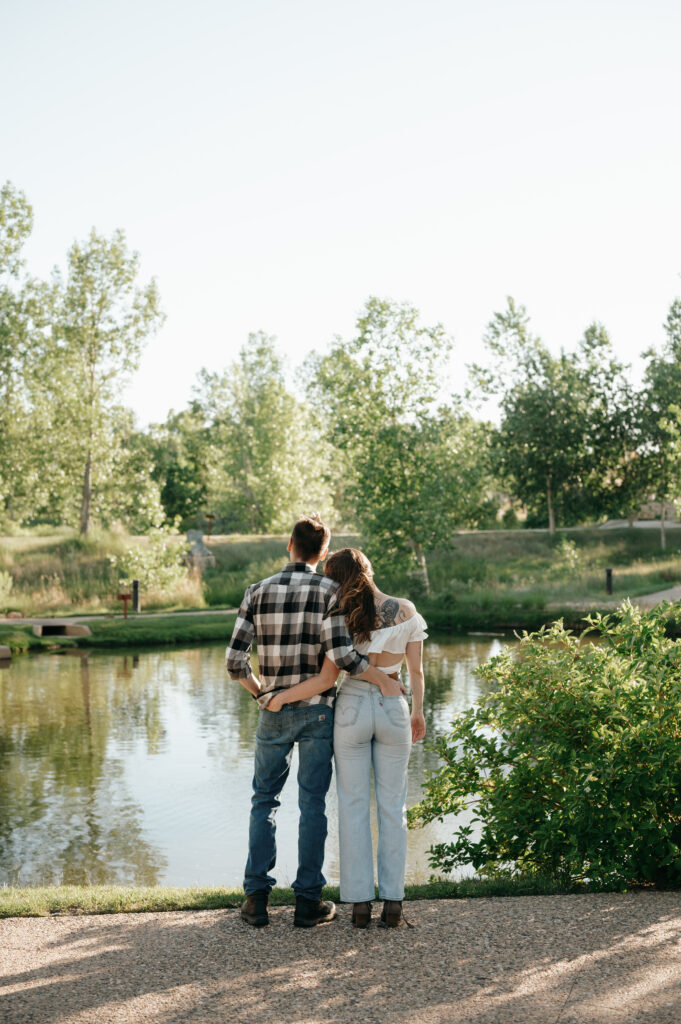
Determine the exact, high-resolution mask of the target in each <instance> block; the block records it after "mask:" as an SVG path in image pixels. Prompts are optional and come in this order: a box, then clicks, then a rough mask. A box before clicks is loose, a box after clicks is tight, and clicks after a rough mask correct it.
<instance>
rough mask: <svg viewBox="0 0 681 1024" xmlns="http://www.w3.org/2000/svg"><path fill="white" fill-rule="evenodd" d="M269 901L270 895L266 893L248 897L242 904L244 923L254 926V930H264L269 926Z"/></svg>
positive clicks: (256, 893)
mask: <svg viewBox="0 0 681 1024" xmlns="http://www.w3.org/2000/svg"><path fill="white" fill-rule="evenodd" d="M268 899H269V894H268V893H266V892H254V893H253V894H252V895H251V896H247V897H246V899H245V900H244V902H243V903H242V904H241V919H242V921H245V922H246V923H247V924H252V925H253V927H254V928H264V926H265V925H266V924H269V923H270V918H269V914H268V913H267V901H268Z"/></svg>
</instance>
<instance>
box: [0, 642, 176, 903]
mask: <svg viewBox="0 0 681 1024" xmlns="http://www.w3.org/2000/svg"><path fill="white" fill-rule="evenodd" d="M68 653H69V655H72V656H71V657H66V656H64V655H63V654H62V655H53V656H49V662H50V666H49V667H50V671H49V672H45V671H43V668H44V667H45V666H44V660H45V658H46V656H45V655H42V656H40V664H38V663H37V661H36V659H35V658H30V657H26V658H18V659H15V664H14V665H13V667H12V671H11V672H7V673H4V674H3V676H2V677H0V680H1V681H0V687H1V688H0V709H1V716H0V721H1V723H2V724H1V726H0V767H1V769H2V770H1V771H0V879H1V880H2V881H3V882H5V883H9V884H14V885H18V884H45V885H49V884H56V883H65V884H75V885H78V884H92V885H94V884H98V883H105V882H107V883H116V882H120V883H130V882H135V883H136V884H140V885H155V884H157V883H158V881H159V878H160V877H161V875H162V873H163V871H164V868H165V866H166V860H165V857H163V856H162V855H161V854H160V853H159V852H158V851H157V850H155V849H154V848H153V847H152V846H151V845H150V844H149V842H148V841H147V840H145V838H144V835H143V831H142V827H141V808H140V807H139V806H138V804H136V803H135V801H134V800H131V799H130V796H129V794H128V793H127V792H126V786H125V781H124V766H123V764H122V763H121V761H120V759H118V758H116V757H111V756H110V755H109V744H110V738H111V736H112V735H113V734H115V733H116V732H117V731H120V729H121V728H124V724H123V723H124V722H125V721H126V719H128V720H129V719H130V718H132V719H136V720H138V721H140V720H141V721H143V722H144V727H145V731H146V733H147V736H148V742H149V743H150V744H152V745H153V744H158V742H159V739H160V737H161V735H162V721H161V716H160V701H159V699H158V698H159V695H158V694H156V693H154V691H153V688H148V687H147V686H146V685H145V683H144V681H143V680H137V679H136V678H135V673H134V672H133V671H130V670H128V669H127V662H128V659H124V660H123V671H113V672H112V671H110V669H111V667H112V665H111V661H114V662H116V661H119V659H111V660H110V659H101V658H96V659H92V658H91V657H90V656H89V655H88V654H87V653H85V652H76V651H70V652H68ZM73 655H75V656H73ZM93 660H95V661H96V662H97V667H98V669H99V671H98V672H97V673H96V681H95V684H94V685H93V680H92V661H93ZM105 660H106V661H107V662H109V664H107V665H106V666H105V665H104V664H103V662H104V661H105ZM102 668H105V671H104V672H102V671H101V669H102Z"/></svg>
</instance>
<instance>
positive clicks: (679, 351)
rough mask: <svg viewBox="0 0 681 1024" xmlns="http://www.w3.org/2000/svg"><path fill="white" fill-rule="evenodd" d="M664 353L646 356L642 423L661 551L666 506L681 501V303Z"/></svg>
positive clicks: (668, 326)
mask: <svg viewBox="0 0 681 1024" xmlns="http://www.w3.org/2000/svg"><path fill="white" fill-rule="evenodd" d="M664 327H665V334H666V339H665V344H664V346H663V348H662V350H661V352H655V351H654V350H653V349H648V350H647V351H646V352H644V358H646V359H647V366H646V369H645V373H644V383H643V395H642V398H643V401H642V410H643V413H642V420H643V459H644V464H645V468H646V482H647V485H648V489H649V492H650V493H651V494H653V495H655V497H656V498H657V500H658V501H659V502H660V509H661V515H660V547H661V548H662V550H663V551H664V550H665V548H666V546H667V534H666V515H665V511H666V504H667V502H674V501H676V500H678V498H679V497H680V493H679V485H680V482H679V477H678V469H677V466H678V445H677V433H678V419H677V415H676V410H677V409H678V407H681V299H675V300H674V301H673V302H672V304H671V306H670V309H669V313H668V315H667V319H666V321H665V325H664Z"/></svg>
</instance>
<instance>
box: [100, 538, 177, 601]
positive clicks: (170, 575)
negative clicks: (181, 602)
mask: <svg viewBox="0 0 681 1024" xmlns="http://www.w3.org/2000/svg"><path fill="white" fill-rule="evenodd" d="M187 549H188V545H187V541H186V539H185V538H184V537H178V536H176V535H175V534H174V533H173V529H172V527H170V526H167V527H165V526H164V527H157V528H155V529H152V530H150V531H149V533H148V534H147V536H146V537H145V538H144V540H143V541H142V542H141V543H137V544H135V545H133V546H131V547H129V548H128V549H127V550H125V551H124V552H123V553H122V554H118V555H114V556H113V557H112V558H111V564H112V565H113V566H114V569H115V570H116V571H117V573H118V578H119V583H120V585H122V586H126V587H128V586H130V584H131V582H132V580H133V579H137V580H139V581H140V586H141V587H142V588H143V589H144V590H154V591H159V590H169V589H172V588H173V587H175V586H176V585H177V584H178V583H180V582H181V581H182V580H184V579H185V577H186V575H187V564H186V556H187Z"/></svg>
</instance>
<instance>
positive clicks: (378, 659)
mask: <svg viewBox="0 0 681 1024" xmlns="http://www.w3.org/2000/svg"><path fill="white" fill-rule="evenodd" d="M324 572H325V574H326V575H327V576H330V577H331V579H334V580H336V581H337V583H338V584H339V594H338V597H339V606H340V609H341V611H342V612H343V614H344V615H345V620H346V623H347V625H348V629H349V631H350V633H351V634H352V636H353V640H354V643H355V647H356V648H357V650H358V651H360V652H361V653H363V654H367V655H368V656H369V659H370V661H371V663H372V664H373V665H377V666H378V667H379V668H380V669H382V670H383V671H384V672H386V674H388V675H392V676H394V677H395V678H397V677H398V673H399V671H400V668H401V666H402V661H403V659H404V657H405V656H406V660H407V668H408V670H409V679H410V683H411V691H412V712H411V720H410V715H409V708H408V706H407V702H406V700H405V699H404V697H402V696H399V697H384V696H383V695H382V694H381V692H380V690H379V689H378V687H376V686H374V685H372V684H371V683H367V682H364V680H361V679H353V678H345V679H344V681H343V683H342V685H341V688H340V691H339V695H338V698H337V700H336V710H335V716H334V734H333V743H334V757H335V762H336V785H337V789H338V826H339V838H340V876H341V886H340V888H341V900H343V902H345V903H352V904H353V908H352V923H353V924H354V925H355V927H357V928H366V927H367V925H368V924H369V921H370V919H371V901H372V900H373V898H374V870H373V851H372V844H371V829H370V824H369V795H370V778H371V767H372V765H373V769H374V785H375V789H376V804H377V811H378V888H379V896H380V898H381V899H382V900H383V901H384V903H383V910H382V913H381V921H380V924H381V925H382V926H384V927H388V928H394V927H397V925H398V924H399V923H400V921H401V920H402V900H403V898H404V874H405V866H406V855H407V814H406V802H407V765H408V762H409V754H410V751H411V744H412V741H416V740H420V739H423V737H424V736H425V734H426V723H425V720H424V718H423V690H424V680H423V666H422V648H423V640H424V639H425V637H426V635H427V634H426V632H425V629H426V623H425V622H424V620H423V619H422V617H421V616H420V615H419V614H418V613H417V611H416V609H415V608H414V605H413V604H412V603H411V601H407V600H405V599H403V598H397V597H391V596H389V595H388V594H384V593H383V592H382V591H380V590H379V589H378V587H377V586H376V585H375V583H374V580H373V570H372V568H371V563H370V562H369V559H368V558H367V557H366V556H365V555H364V554H362V552H361V551H357V550H356V549H355V548H343V549H342V550H341V551H337V552H336V553H335V554H333V555H331V557H330V558H329V559H328V560H327V562H326V565H325V567H324ZM337 675H338V670H337V669H336V667H335V665H334V664H333V662H331V661H330V659H325V661H324V664H323V666H322V670H321V673H320V675H319V676H316V677H315V678H314V679H310V680H306V681H305V682H304V683H300V684H298V686H293V687H291V688H290V689H289V690H285V691H282V692H279V693H277V694H275V696H274V697H273V698H272V699H271V700H270V702H269V703H268V708H269V710H271V711H279V710H280V709H281V707H282V706H283V704H285V703H288V702H290V701H295V700H300V699H301V697H309V696H312V693H320V692H322V690H323V689H328V687H329V686H330V685H332V683H333V682H334V681H335V679H336V677H337ZM310 687H312V689H310Z"/></svg>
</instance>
